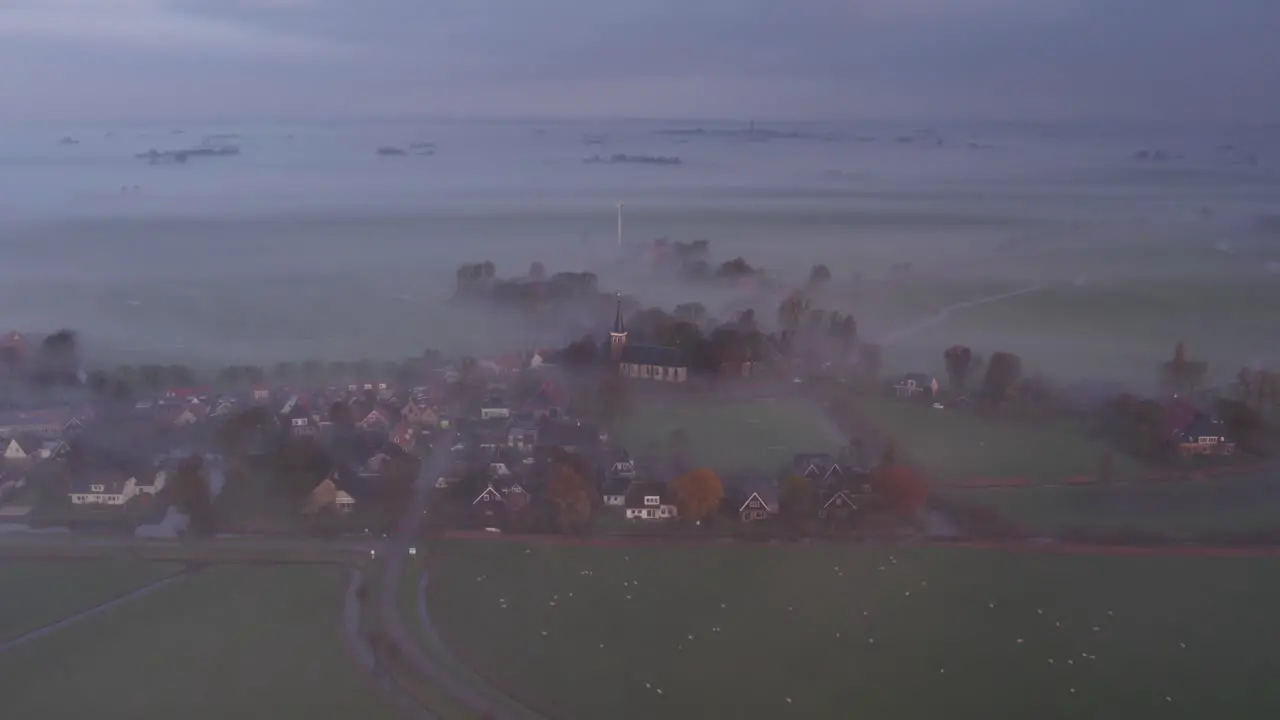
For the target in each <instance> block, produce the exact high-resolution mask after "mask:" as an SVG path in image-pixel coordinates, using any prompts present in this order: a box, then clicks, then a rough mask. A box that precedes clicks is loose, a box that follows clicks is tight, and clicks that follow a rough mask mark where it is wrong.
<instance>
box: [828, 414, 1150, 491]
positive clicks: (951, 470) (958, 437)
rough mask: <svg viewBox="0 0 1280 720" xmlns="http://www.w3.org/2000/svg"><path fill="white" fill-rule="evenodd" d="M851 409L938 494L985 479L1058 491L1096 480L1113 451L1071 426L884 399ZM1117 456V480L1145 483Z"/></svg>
mask: <svg viewBox="0 0 1280 720" xmlns="http://www.w3.org/2000/svg"><path fill="white" fill-rule="evenodd" d="M851 402H853V403H855V405H856V407H857V408H858V412H859V413H860V414H861V415H862V416H863V417H865V418H866V419H867V420H868V421H869V422H871V423H873V424H874V426H875V427H876V428H877V430H878V431H880V432H883V433H884V434H885V435H887V436H888V437H889V438H891V439H892V440H893V442H894V443H896V445H897V447H898V449H899V450H900V451H901V452H902V454H903V455H904V456H905V457H907V458H909V459H910V461H911V462H912V463H915V464H917V465H919V466H920V467H921V468H922V469H923V470H925V471H926V472H927V473H928V474H929V477H930V478H931V479H932V480H933V481H934V482H935V483H936V484H937V485H939V486H945V485H948V484H955V483H957V482H963V481H966V480H975V479H987V478H997V479H1011V478H1018V479H1024V480H1026V481H1028V482H1029V483H1032V484H1052V483H1060V482H1063V481H1065V480H1067V479H1070V478H1072V477H1077V476H1087V477H1094V476H1096V474H1097V471H1098V464H1099V458H1100V457H1101V456H1102V455H1103V454H1104V453H1106V452H1107V451H1108V450H1109V448H1108V447H1107V445H1106V444H1105V443H1103V442H1102V441H1100V440H1093V439H1091V438H1089V437H1087V436H1086V435H1085V432H1084V429H1083V428H1081V427H1079V426H1078V425H1076V424H1074V423H1072V422H1070V421H1067V420H1052V421H1047V422H1046V424H1043V425H1040V424H1027V423H1020V422H1017V421H1015V420H1010V419H996V418H986V417H982V416H979V415H976V414H974V413H972V412H968V411H964V410H957V409H952V408H944V409H941V410H939V409H936V408H933V407H930V406H929V405H928V404H926V403H921V402H911V401H907V400H902V399H898V398H893V397H884V396H879V395H860V396H857V397H855V398H853V399H852V400H851ZM1112 455H1113V465H1112V467H1113V472H1114V473H1115V474H1114V477H1115V479H1117V480H1129V479H1138V478H1140V477H1142V475H1143V473H1144V469H1143V466H1142V464H1141V463H1139V462H1137V461H1135V460H1133V459H1132V458H1130V457H1128V456H1125V455H1123V454H1120V453H1115V452H1113V453H1112Z"/></svg>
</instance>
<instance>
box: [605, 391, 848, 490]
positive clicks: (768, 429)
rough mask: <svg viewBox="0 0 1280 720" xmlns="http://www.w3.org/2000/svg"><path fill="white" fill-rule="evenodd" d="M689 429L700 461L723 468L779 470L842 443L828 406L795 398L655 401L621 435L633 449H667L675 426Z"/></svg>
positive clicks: (631, 419)
mask: <svg viewBox="0 0 1280 720" xmlns="http://www.w3.org/2000/svg"><path fill="white" fill-rule="evenodd" d="M677 428H682V429H684V430H685V431H686V432H688V433H689V437H690V439H691V441H692V445H693V454H694V460H695V461H696V462H698V463H699V464H702V465H706V466H708V467H711V468H712V469H714V470H716V471H717V472H726V471H731V470H738V469H744V468H753V469H764V470H771V471H772V470H776V469H778V468H779V467H782V466H784V465H787V464H789V463H790V462H791V457H792V455H793V454H794V453H798V452H830V451H834V450H835V449H836V448H837V447H838V445H839V444H840V443H839V440H838V439H837V438H836V436H835V434H834V431H833V430H832V428H830V427H828V426H827V424H826V422H825V420H824V418H823V414H822V409H821V408H819V407H817V406H816V405H814V404H813V403H811V402H808V401H805V400H801V399H794V398H766V399H756V400H740V401H724V402H720V401H708V400H705V399H701V398H696V397H691V398H688V399H683V400H680V399H661V400H658V399H655V400H646V401H642V402H641V403H639V405H638V407H636V408H635V409H634V411H633V412H632V413H631V414H630V416H628V417H627V418H626V420H625V421H624V424H623V425H622V427H621V428H620V429H619V430H618V432H617V433H616V435H617V437H618V439H619V440H621V442H622V443H623V445H624V446H625V447H626V448H627V449H628V450H630V451H631V452H632V453H638V452H642V451H643V450H644V449H645V447H646V446H648V445H649V444H650V443H656V444H657V445H658V446H659V447H665V446H666V444H667V438H668V435H669V434H670V433H671V431H672V430H675V429H677Z"/></svg>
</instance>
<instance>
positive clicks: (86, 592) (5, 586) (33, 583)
mask: <svg viewBox="0 0 1280 720" xmlns="http://www.w3.org/2000/svg"><path fill="white" fill-rule="evenodd" d="M179 569H180V567H179V566H178V565H174V564H165V563H147V562H141V561H135V560H124V559H101V560H20V559H13V558H0V640H6V639H9V638H13V637H17V636H18V635H21V634H23V633H26V632H29V631H31V630H35V629H37V628H40V627H43V626H45V625H49V624H51V623H55V622H58V621H59V620H62V619H63V618H65V617H68V616H70V615H75V614H76V613H79V612H83V611H85V610H88V609H89V608H92V607H94V606H96V605H99V604H101V603H104V602H107V601H109V600H111V599H113V598H116V597H119V596H120V595H124V594H125V593H127V592H129V591H130V590H134V589H135V588H138V587H141V586H143V585H147V584H149V583H151V582H154V581H156V580H160V579H162V578H164V577H167V576H169V575H172V574H173V573H175V572H177V571H178V570H179Z"/></svg>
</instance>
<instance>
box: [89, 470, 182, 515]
mask: <svg viewBox="0 0 1280 720" xmlns="http://www.w3.org/2000/svg"><path fill="white" fill-rule="evenodd" d="M139 478H141V480H139ZM165 478H166V474H165V472H164V471H163V470H161V471H160V472H157V473H154V474H150V473H138V474H136V475H135V474H133V473H125V472H119V471H114V472H110V471H109V472H100V473H97V474H93V475H88V476H85V477H81V478H76V479H75V480H73V481H72V482H71V487H70V489H69V490H68V492H67V495H68V496H69V497H70V498H71V503H72V504H73V505H92V506H110V507H123V506H124V505H125V504H127V503H128V502H129V501H130V500H132V499H134V498H136V497H139V496H143V495H147V496H154V495H155V494H156V493H158V492H160V491H161V490H163V489H164V484H165Z"/></svg>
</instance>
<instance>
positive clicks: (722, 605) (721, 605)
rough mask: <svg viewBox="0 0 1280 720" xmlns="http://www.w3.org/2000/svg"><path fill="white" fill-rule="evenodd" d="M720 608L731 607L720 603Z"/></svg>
mask: <svg viewBox="0 0 1280 720" xmlns="http://www.w3.org/2000/svg"><path fill="white" fill-rule="evenodd" d="M720 607H729V606H728V605H725V604H724V603H720Z"/></svg>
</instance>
